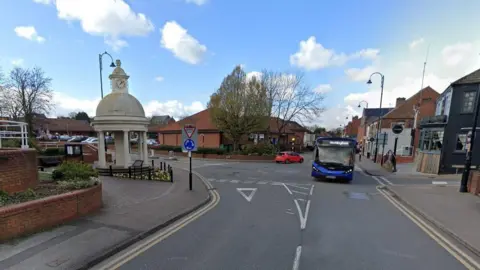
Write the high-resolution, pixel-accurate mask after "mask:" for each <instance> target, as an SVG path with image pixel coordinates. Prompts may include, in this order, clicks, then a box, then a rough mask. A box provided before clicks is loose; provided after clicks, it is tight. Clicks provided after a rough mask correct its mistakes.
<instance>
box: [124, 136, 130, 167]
mask: <svg viewBox="0 0 480 270" xmlns="http://www.w3.org/2000/svg"><path fill="white" fill-rule="evenodd" d="M129 148H130V140H129V138H128V130H124V131H123V155H124V156H123V160H124V161H125V163H124V164H125V168H128V165H129V164H130V151H129Z"/></svg>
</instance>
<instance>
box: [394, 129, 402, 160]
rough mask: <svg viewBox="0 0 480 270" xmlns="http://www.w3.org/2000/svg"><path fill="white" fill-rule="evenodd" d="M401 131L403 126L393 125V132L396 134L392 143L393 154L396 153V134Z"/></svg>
mask: <svg viewBox="0 0 480 270" xmlns="http://www.w3.org/2000/svg"><path fill="white" fill-rule="evenodd" d="M402 131H403V126H402V125H394V126H393V127H392V132H393V134H395V135H397V136H395V144H394V145H393V154H394V155H395V156H396V155H397V142H398V134H400V133H402Z"/></svg>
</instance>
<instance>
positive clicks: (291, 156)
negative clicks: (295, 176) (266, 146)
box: [275, 152, 303, 163]
mask: <svg viewBox="0 0 480 270" xmlns="http://www.w3.org/2000/svg"><path fill="white" fill-rule="evenodd" d="M275 162H276V163H292V162H300V163H303V157H302V156H301V155H299V154H297V153H295V152H280V153H278V154H277V156H276V157H275Z"/></svg>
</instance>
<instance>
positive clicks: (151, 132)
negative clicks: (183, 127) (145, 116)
mask: <svg viewBox="0 0 480 270" xmlns="http://www.w3.org/2000/svg"><path fill="white" fill-rule="evenodd" d="M174 122H175V119H174V118H173V117H171V116H170V115H154V116H152V118H151V119H150V124H149V125H148V133H147V136H148V138H149V139H157V137H158V131H159V129H160V128H161V127H164V126H166V125H168V124H170V123H174Z"/></svg>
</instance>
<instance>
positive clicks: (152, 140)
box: [147, 139, 158, 145]
mask: <svg viewBox="0 0 480 270" xmlns="http://www.w3.org/2000/svg"><path fill="white" fill-rule="evenodd" d="M147 144H148V145H158V142H157V140H155V139H148V140H147Z"/></svg>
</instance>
